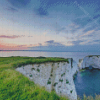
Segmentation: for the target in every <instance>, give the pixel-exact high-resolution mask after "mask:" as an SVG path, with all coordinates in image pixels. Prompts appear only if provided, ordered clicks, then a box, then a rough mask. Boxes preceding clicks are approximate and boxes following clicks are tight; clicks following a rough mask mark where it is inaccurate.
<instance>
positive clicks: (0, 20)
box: [0, 0, 100, 51]
mask: <svg viewBox="0 0 100 100" xmlns="http://www.w3.org/2000/svg"><path fill="white" fill-rule="evenodd" d="M0 50H50V51H100V0H0Z"/></svg>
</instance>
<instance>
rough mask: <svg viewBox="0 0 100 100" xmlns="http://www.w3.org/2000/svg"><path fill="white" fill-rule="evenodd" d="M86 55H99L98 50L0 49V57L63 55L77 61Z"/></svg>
mask: <svg viewBox="0 0 100 100" xmlns="http://www.w3.org/2000/svg"><path fill="white" fill-rule="evenodd" d="M88 55H100V52H51V51H0V57H10V56H27V57H39V56H43V57H63V58H73V60H74V61H76V62H78V61H79V59H82V58H84V57H85V56H88Z"/></svg>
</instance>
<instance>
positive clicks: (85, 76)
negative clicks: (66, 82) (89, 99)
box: [74, 69, 100, 98]
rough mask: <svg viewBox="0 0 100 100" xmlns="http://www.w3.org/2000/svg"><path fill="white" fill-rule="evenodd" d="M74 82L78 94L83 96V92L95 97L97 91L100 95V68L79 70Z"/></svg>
mask: <svg viewBox="0 0 100 100" xmlns="http://www.w3.org/2000/svg"><path fill="white" fill-rule="evenodd" d="M74 83H75V87H76V91H77V95H79V96H80V97H81V98H82V97H83V94H85V95H86V96H89V95H92V96H93V97H95V93H96V94H99V95H100V70H96V69H94V70H93V71H90V70H86V71H84V72H78V74H77V75H76V78H75V80H74Z"/></svg>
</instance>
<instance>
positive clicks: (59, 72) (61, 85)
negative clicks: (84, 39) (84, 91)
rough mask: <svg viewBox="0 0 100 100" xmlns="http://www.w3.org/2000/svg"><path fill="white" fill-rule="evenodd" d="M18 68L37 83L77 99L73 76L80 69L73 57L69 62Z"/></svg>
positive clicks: (59, 93)
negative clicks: (73, 61)
mask: <svg viewBox="0 0 100 100" xmlns="http://www.w3.org/2000/svg"><path fill="white" fill-rule="evenodd" d="M16 70H17V71H19V72H21V73H22V74H24V75H25V76H27V77H29V78H30V79H31V80H32V81H34V83H35V84H39V85H40V86H44V87H45V88H46V89H47V90H48V91H52V90H54V91H56V93H57V94H58V95H63V96H66V97H69V98H70V100H77V93H76V89H75V85H74V81H73V76H74V74H75V73H76V71H78V67H77V64H76V63H72V59H69V63H67V62H56V63H53V62H50V63H42V64H33V65H26V66H22V67H19V68H17V69H16Z"/></svg>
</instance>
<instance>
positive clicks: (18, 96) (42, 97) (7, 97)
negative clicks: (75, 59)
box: [0, 57, 100, 100]
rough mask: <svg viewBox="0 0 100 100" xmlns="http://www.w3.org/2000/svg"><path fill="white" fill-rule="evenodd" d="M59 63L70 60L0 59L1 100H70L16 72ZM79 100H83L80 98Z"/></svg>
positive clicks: (85, 98)
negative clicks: (23, 68) (38, 64)
mask: <svg viewBox="0 0 100 100" xmlns="http://www.w3.org/2000/svg"><path fill="white" fill-rule="evenodd" d="M59 61H61V62H63V61H64V62H65V61H67V62H68V59H64V58H50V57H49V58H45V57H35V58H32V57H0V100H68V98H65V97H59V96H58V95H57V94H56V93H55V92H54V91H52V92H51V93H50V92H47V91H46V90H45V88H43V87H40V86H38V85H36V84H34V82H32V81H30V80H29V79H28V78H27V77H25V76H24V75H22V74H21V73H19V72H17V71H15V68H16V67H18V66H23V65H27V64H34V63H45V62H59ZM71 92H72V91H71ZM78 100H81V99H80V98H79V97H78ZM83 100H100V95H96V97H95V99H93V97H91V96H89V97H86V96H84V99H83Z"/></svg>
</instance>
